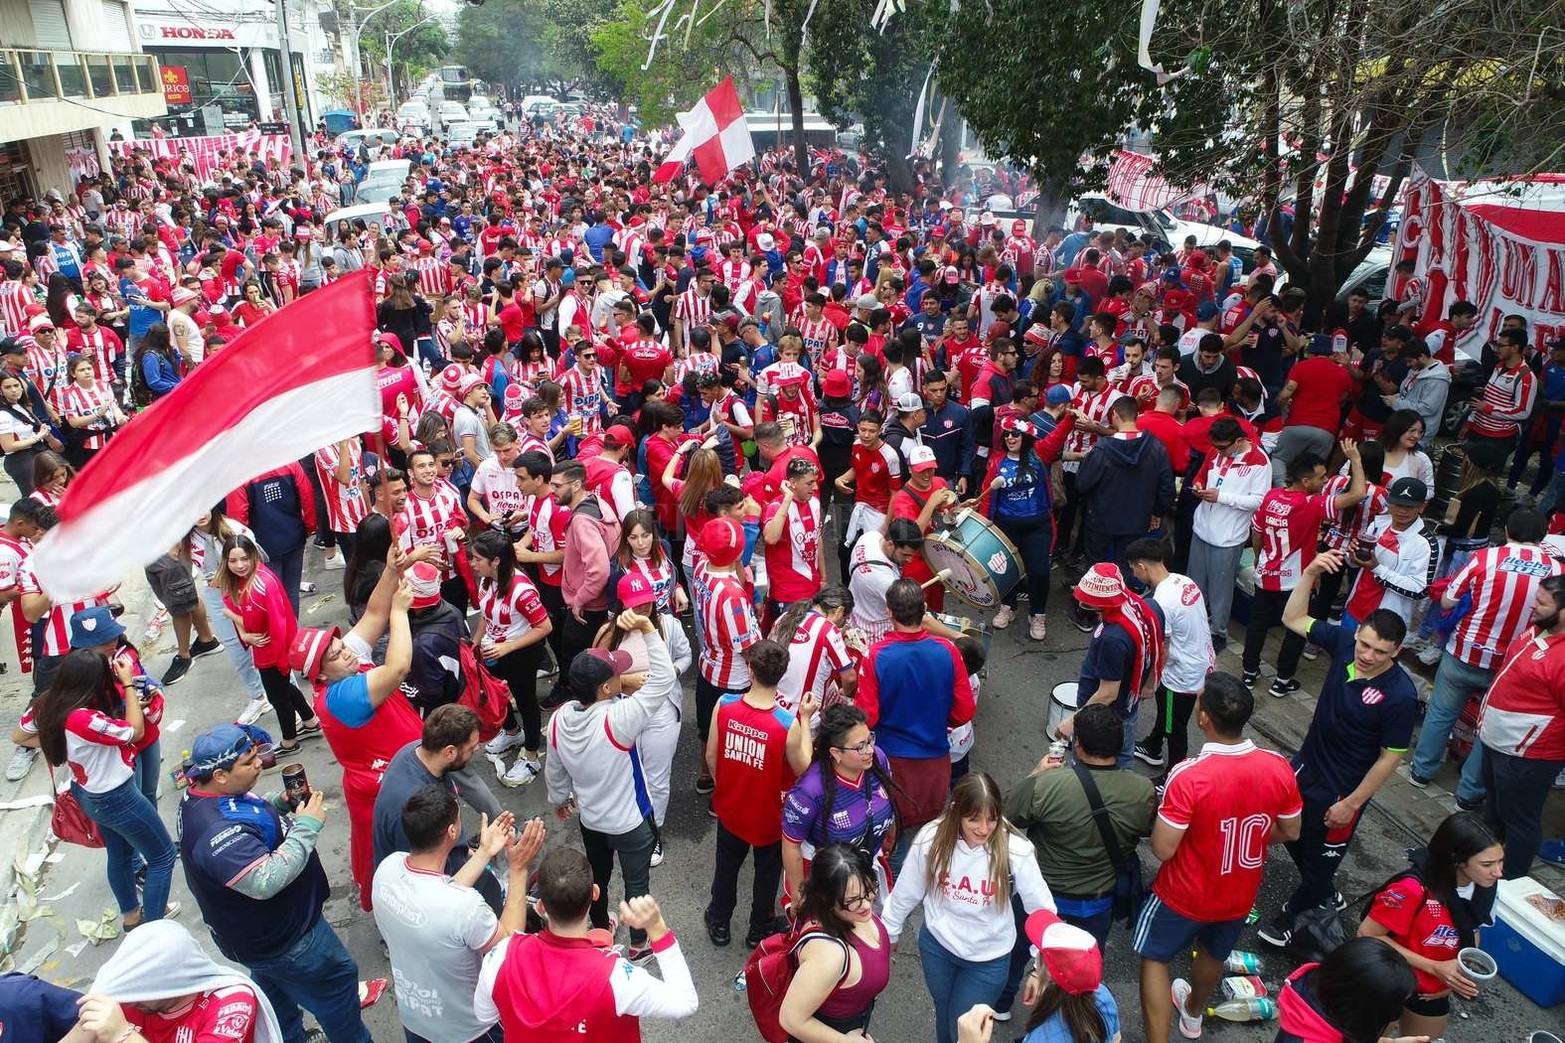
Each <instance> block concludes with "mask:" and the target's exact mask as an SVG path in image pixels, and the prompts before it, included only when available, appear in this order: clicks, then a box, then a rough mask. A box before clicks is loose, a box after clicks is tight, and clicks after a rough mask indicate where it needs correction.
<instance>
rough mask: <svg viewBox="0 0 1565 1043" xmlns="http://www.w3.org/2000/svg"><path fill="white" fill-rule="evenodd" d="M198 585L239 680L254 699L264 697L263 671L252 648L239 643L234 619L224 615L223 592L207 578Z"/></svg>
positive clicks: (207, 613)
mask: <svg viewBox="0 0 1565 1043" xmlns="http://www.w3.org/2000/svg"><path fill="white" fill-rule="evenodd" d="M196 586H197V587H199V588H200V589H201V602H202V604H204V605H206V617H207V622H209V623H211V624H212V636H213V637H215V638H217V639H218V640H219V641H221V642H222V643H223V652H224V654H225V655H227V656H228V661H229V662H230V663H232V664H234V669H235V670H236V671H238V673H239V681H240V683H241V684H243V685H244V686H245V691H246V692H248V693H249V694H250V698H252V699H264V698H265V697H266V692H265V691H264V690H262V688H261V672H260V671H259V670H257V669H256V668H255V657H254V656H252V655H251V654H250V650H249V649H247V648H245V646H244V645H241V644H240V643H239V635H238V634H237V633H235V631H234V623H233V620H231V619H229V618H228V617H227V616H225V615H223V592H222V591H221V590H218V589H217V588H216V587H212V586H208V585H207V583H206V581H205V580H199V579H198V580H197V581H196Z"/></svg>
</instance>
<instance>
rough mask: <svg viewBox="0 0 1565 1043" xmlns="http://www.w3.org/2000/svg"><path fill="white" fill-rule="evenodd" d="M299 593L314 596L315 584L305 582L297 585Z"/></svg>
mask: <svg viewBox="0 0 1565 1043" xmlns="http://www.w3.org/2000/svg"><path fill="white" fill-rule="evenodd" d="M299 593H301V594H314V593H315V584H314V583H311V582H310V581H309V580H305V581H304V582H303V583H301V584H299Z"/></svg>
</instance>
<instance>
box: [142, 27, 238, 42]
mask: <svg viewBox="0 0 1565 1043" xmlns="http://www.w3.org/2000/svg"><path fill="white" fill-rule="evenodd" d="M158 35H159V36H161V37H162V38H163V39H165V40H232V39H233V38H234V31H233V30H232V29H202V28H200V27H198V26H194V25H164V26H160V27H159V28H158Z"/></svg>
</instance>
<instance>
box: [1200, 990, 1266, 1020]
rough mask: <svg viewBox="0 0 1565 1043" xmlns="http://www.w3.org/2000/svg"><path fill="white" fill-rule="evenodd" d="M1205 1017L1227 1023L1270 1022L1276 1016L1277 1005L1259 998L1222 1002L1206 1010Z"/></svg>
mask: <svg viewBox="0 0 1565 1043" xmlns="http://www.w3.org/2000/svg"><path fill="white" fill-rule="evenodd" d="M1206 1016H1207V1017H1209V1018H1210V1017H1219V1018H1224V1019H1226V1020H1228V1021H1270V1020H1272V1019H1273V1018H1275V1017H1276V1016H1277V1004H1276V1003H1274V1002H1272V1001H1271V1000H1269V999H1265V998H1264V997H1260V996H1252V997H1250V998H1249V999H1242V1000H1224V1001H1223V1002H1221V1003H1219V1004H1218V1005H1217V1006H1215V1007H1208V1008H1206Z"/></svg>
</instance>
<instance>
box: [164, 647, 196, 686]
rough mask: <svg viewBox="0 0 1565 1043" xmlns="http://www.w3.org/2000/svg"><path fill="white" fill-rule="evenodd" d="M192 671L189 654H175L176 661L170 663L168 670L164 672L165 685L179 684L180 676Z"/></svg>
mask: <svg viewBox="0 0 1565 1043" xmlns="http://www.w3.org/2000/svg"><path fill="white" fill-rule="evenodd" d="M192 651H193V650H192ZM188 673H190V659H189V657H188V656H175V657H174V661H173V662H172V663H170V664H169V665H168V670H167V671H165V672H164V674H163V687H164V688H167V687H169V686H170V685H175V684H178V683H179V681H180V678H182V677H184V676H185V675H186V674H188Z"/></svg>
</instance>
